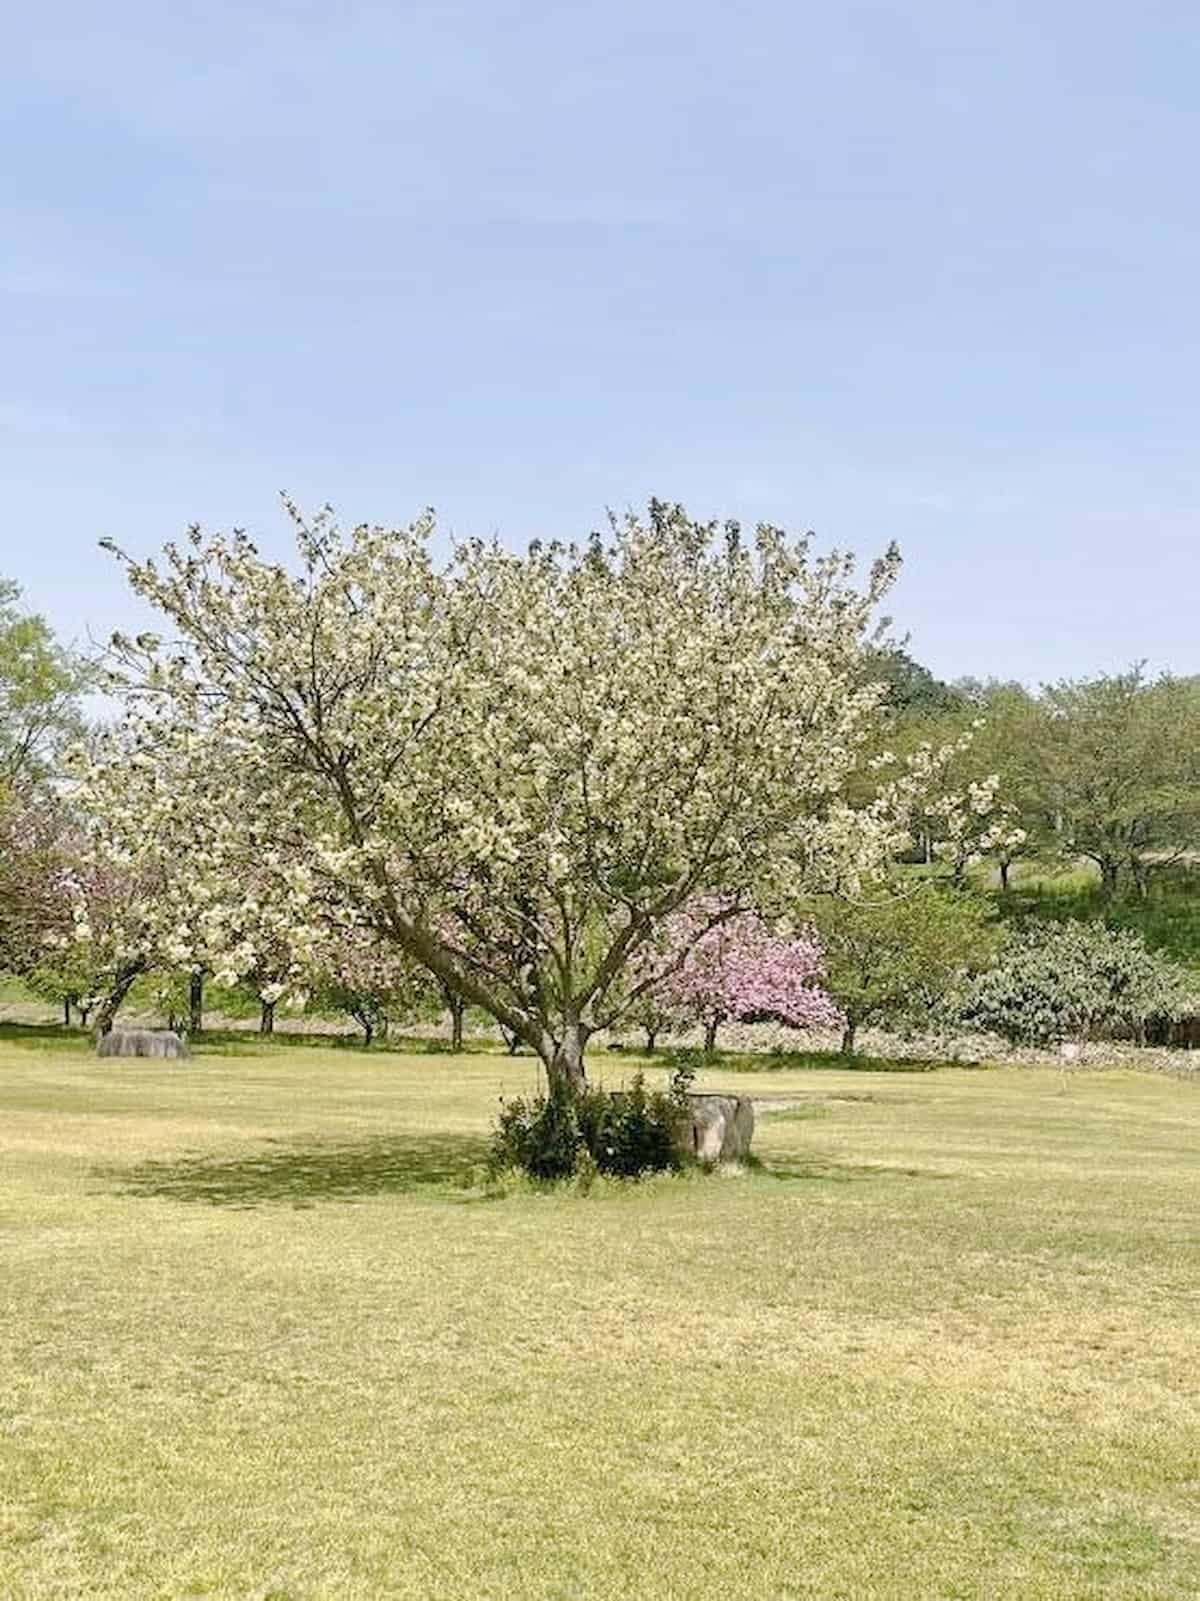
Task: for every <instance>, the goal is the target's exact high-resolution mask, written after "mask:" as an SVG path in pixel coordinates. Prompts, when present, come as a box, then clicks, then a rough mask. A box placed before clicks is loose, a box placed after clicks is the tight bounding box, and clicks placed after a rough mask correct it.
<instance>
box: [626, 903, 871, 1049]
mask: <svg viewBox="0 0 1200 1601" xmlns="http://www.w3.org/2000/svg"><path fill="white" fill-rule="evenodd" d="M721 912H722V908H721V907H720V905H719V904H718V903H714V901H713V900H712V898H711V897H705V898H704V899H702V900H698V901H697V902H695V903H693V904H692V905H690V906H687V907H685V908H683V910H681V911H680V912H678V913H676V915H675V916H674V917H672V918H671V919H670V920H669V922H668V924H667V927H666V930H665V937H664V939H663V941H662V942H661V944H660V946H659V947H658V948H656V949H655V950H654V951H652V952H651V953H650V955H649V956H648V958H647V960H646V961H645V963H644V964H643V968H642V971H641V972H640V974H639V975H638V983H637V984H636V985H635V993H636V992H638V991H640V993H636V999H635V1000H634V1002H633V1004H632V1006H631V1008H630V1012H629V1016H630V1017H631V1018H633V1019H634V1020H635V1021H637V1022H638V1023H639V1025H640V1026H641V1027H642V1028H644V1029H645V1030H646V1033H647V1037H648V1039H649V1040H650V1042H651V1044H653V1039H654V1036H655V1035H656V1034H657V1033H658V1032H659V1031H660V1030H665V1029H667V1028H670V1027H679V1026H686V1025H687V1024H688V1023H699V1024H700V1025H701V1026H702V1027H703V1029H704V1045H705V1049H706V1050H710V1051H711V1050H712V1049H713V1048H714V1046H715V1045H716V1039H717V1030H718V1028H719V1027H720V1025H721V1024H722V1023H725V1022H732V1021H747V1020H750V1019H752V1018H767V1017H770V1018H775V1019H778V1021H780V1022H781V1023H785V1024H787V1025H788V1027H790V1028H797V1029H816V1028H838V1027H840V1026H841V1022H842V1017H841V1013H840V1012H839V1011H838V1008H837V1006H836V1004H835V1003H834V1002H833V1001H832V1000H831V999H830V998H829V996H828V995H827V994H826V993H825V991H824V990H823V989H821V988H820V979H821V977H822V974H823V971H824V969H823V965H822V958H821V948H820V946H819V945H818V944H817V942H816V940H815V939H813V938H811V937H808V936H805V937H799V938H794V939H783V938H781V937H779V936H778V935H776V934H773V933H772V932H771V931H770V929H769V928H768V927H767V925H766V924H765V923H764V922H763V920H762V918H761V917H760V916H759V915H758V913H757V912H753V911H731V912H730V914H729V915H728V916H726V917H724V919H723V920H720V921H715V919H719V918H721Z"/></svg>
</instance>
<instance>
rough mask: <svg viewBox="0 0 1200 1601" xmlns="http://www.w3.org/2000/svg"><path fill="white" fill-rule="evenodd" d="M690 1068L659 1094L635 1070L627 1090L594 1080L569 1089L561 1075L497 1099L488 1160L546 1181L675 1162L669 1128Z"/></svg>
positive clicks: (652, 1169)
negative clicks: (526, 1093)
mask: <svg viewBox="0 0 1200 1601" xmlns="http://www.w3.org/2000/svg"><path fill="white" fill-rule="evenodd" d="M692 1077H693V1075H692V1073H691V1071H690V1069H688V1068H686V1067H684V1068H681V1069H680V1070H679V1071H678V1072H677V1073H676V1074H675V1076H674V1077H673V1078H672V1080H671V1088H670V1090H669V1091H668V1092H666V1093H663V1092H662V1091H658V1090H651V1089H648V1088H647V1087H646V1081H645V1077H644V1075H643V1074H641V1073H637V1074H635V1075H634V1078H633V1081H632V1083H631V1084H630V1086H629V1088H628V1089H625V1090H617V1091H610V1090H606V1089H604V1088H603V1087H602V1086H600V1085H596V1086H592V1085H584V1086H583V1087H581V1088H580V1089H577V1090H576V1089H572V1088H571V1087H570V1086H569V1085H568V1084H567V1083H566V1082H565V1081H564V1080H558V1081H556V1082H555V1083H554V1084H552V1085H551V1087H550V1090H549V1093H547V1094H542V1093H539V1094H538V1095H534V1096H530V1097H529V1098H528V1099H526V1098H525V1097H518V1098H517V1099H515V1100H511V1101H502V1102H501V1106H500V1115H499V1117H498V1119H497V1121H496V1128H495V1132H494V1134H493V1136H492V1149H491V1166H492V1168H493V1170H496V1171H500V1170H503V1169H505V1168H519V1169H520V1170H521V1171H522V1172H523V1173H527V1174H528V1175H529V1177H530V1178H533V1179H538V1180H541V1181H543V1182H553V1181H556V1180H560V1179H566V1178H571V1177H574V1176H576V1175H579V1176H581V1177H583V1178H584V1179H586V1180H587V1182H588V1183H589V1184H590V1182H591V1180H592V1178H593V1177H594V1176H595V1175H596V1174H597V1173H603V1174H605V1175H606V1176H608V1177H610V1178H637V1177H639V1176H640V1175H641V1174H643V1173H661V1172H665V1171H668V1170H672V1169H676V1168H678V1167H680V1166H681V1165H682V1160H683V1159H682V1157H681V1155H680V1152H679V1149H678V1146H677V1144H676V1138H675V1133H676V1128H677V1126H678V1123H679V1120H680V1118H681V1117H683V1116H686V1115H687V1114H688V1108H687V1093H688V1088H689V1086H690V1084H691V1081H692Z"/></svg>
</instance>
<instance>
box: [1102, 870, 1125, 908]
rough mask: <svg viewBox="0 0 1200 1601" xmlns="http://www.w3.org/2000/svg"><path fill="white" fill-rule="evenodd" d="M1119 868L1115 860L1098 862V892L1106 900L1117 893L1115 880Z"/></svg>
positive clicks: (1109, 899)
mask: <svg viewBox="0 0 1200 1601" xmlns="http://www.w3.org/2000/svg"><path fill="white" fill-rule="evenodd" d="M1119 873H1120V868H1119V866H1118V864H1117V863H1116V862H1101V863H1100V893H1101V895H1102V896H1103V898H1104V899H1105V900H1106V901H1111V900H1112V898H1113V896H1114V895H1115V894H1116V893H1117V880H1118V875H1119Z"/></svg>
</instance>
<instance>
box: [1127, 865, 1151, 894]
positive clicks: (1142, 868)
mask: <svg viewBox="0 0 1200 1601" xmlns="http://www.w3.org/2000/svg"><path fill="white" fill-rule="evenodd" d="M1129 870H1130V872H1131V873H1132V874H1133V885H1134V888H1135V890H1136V891H1137V898H1138V900H1139V901H1144V900H1145V899H1146V898H1147V896H1148V895H1149V894H1150V875H1149V873H1148V872H1147V870H1146V864H1145V862H1143V861H1142V860H1141V858H1140V857H1137V856H1131V857H1130V859H1129Z"/></svg>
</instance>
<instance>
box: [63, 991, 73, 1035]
mask: <svg viewBox="0 0 1200 1601" xmlns="http://www.w3.org/2000/svg"><path fill="white" fill-rule="evenodd" d="M70 1026H71V997H70V996H69V995H64V996H63V1027H64V1028H70Z"/></svg>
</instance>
